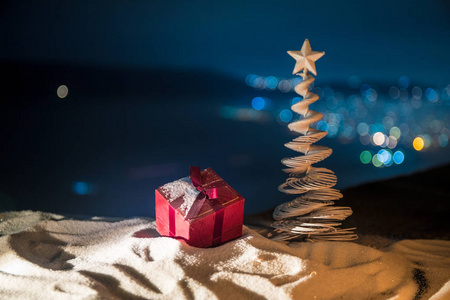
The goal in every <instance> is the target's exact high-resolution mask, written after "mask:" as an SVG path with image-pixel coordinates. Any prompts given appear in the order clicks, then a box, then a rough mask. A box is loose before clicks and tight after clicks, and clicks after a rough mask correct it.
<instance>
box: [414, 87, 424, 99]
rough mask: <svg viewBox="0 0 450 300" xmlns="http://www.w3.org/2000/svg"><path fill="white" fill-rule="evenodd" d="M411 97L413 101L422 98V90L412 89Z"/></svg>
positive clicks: (418, 88)
mask: <svg viewBox="0 0 450 300" xmlns="http://www.w3.org/2000/svg"><path fill="white" fill-rule="evenodd" d="M412 95H413V97H414V98H415V99H420V98H422V89H421V88H420V87H418V86H415V87H413V89H412Z"/></svg>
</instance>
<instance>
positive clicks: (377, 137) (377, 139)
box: [372, 132, 385, 146]
mask: <svg viewBox="0 0 450 300" xmlns="http://www.w3.org/2000/svg"><path fill="white" fill-rule="evenodd" d="M372 141H373V143H374V144H375V145H377V146H381V145H382V144H383V143H384V142H385V136H384V134H383V133H382V132H375V134H374V135H373V136H372Z"/></svg>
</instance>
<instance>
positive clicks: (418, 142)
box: [413, 136, 425, 151]
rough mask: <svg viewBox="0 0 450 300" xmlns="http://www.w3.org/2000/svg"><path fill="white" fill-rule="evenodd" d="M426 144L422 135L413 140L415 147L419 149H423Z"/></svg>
mask: <svg viewBox="0 0 450 300" xmlns="http://www.w3.org/2000/svg"><path fill="white" fill-rule="evenodd" d="M424 145H425V142H424V140H423V139H422V138H421V137H420V136H418V137H416V138H415V139H414V141H413V147H414V149H415V150H417V151H420V150H422V149H423V146H424Z"/></svg>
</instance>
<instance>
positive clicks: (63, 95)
mask: <svg viewBox="0 0 450 300" xmlns="http://www.w3.org/2000/svg"><path fill="white" fill-rule="evenodd" d="M56 94H57V95H58V97H59V98H61V99H63V98H66V97H67V94H69V89H68V88H67V86H65V85H60V86H59V87H58V89H57V90H56Z"/></svg>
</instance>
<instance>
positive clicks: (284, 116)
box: [280, 109, 292, 123]
mask: <svg viewBox="0 0 450 300" xmlns="http://www.w3.org/2000/svg"><path fill="white" fill-rule="evenodd" d="M280 120H281V121H282V122H284V123H288V122H290V121H291V120H292V112H291V110H290V109H283V110H282V111H281V112H280Z"/></svg>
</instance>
